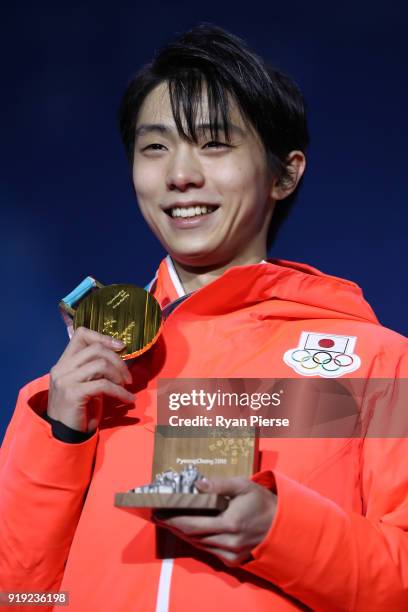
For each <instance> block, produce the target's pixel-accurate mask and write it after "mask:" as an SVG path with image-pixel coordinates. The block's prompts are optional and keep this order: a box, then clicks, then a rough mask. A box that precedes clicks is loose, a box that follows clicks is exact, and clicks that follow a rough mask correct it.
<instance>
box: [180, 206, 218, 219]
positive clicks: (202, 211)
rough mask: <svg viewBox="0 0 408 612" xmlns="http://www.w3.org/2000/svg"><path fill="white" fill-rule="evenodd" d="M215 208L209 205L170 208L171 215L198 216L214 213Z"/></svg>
mask: <svg viewBox="0 0 408 612" xmlns="http://www.w3.org/2000/svg"><path fill="white" fill-rule="evenodd" d="M214 210H215V208H210V207H209V206H189V207H188V208H186V207H183V208H181V207H180V208H172V209H171V210H170V215H171V216H172V217H196V216H197V215H206V214H207V213H212V212H213V211H214Z"/></svg>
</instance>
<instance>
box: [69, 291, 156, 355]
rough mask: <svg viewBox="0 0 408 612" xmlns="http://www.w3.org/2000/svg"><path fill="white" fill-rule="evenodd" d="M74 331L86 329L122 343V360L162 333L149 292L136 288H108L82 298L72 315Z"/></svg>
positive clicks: (148, 344) (154, 302)
mask: <svg viewBox="0 0 408 612" xmlns="http://www.w3.org/2000/svg"><path fill="white" fill-rule="evenodd" d="M73 324H74V329H77V328H78V327H81V326H82V327H87V328H88V329H92V330H94V331H97V332H99V333H101V334H106V335H109V336H112V338H117V339H118V340H121V341H122V342H123V343H124V344H125V348H124V349H123V351H122V352H121V353H120V354H121V357H122V359H125V360H127V359H133V358H134V357H137V356H138V355H141V354H142V353H144V352H145V351H147V350H148V349H149V348H150V347H151V346H152V345H153V344H154V343H155V342H156V340H157V338H158V337H159V335H160V332H161V325H162V313H161V308H160V305H159V303H158V302H157V300H156V299H155V298H154V297H153V296H152V294H151V293H149V292H148V291H146V290H145V289H142V288H141V287H136V286H135V285H108V286H105V287H102V288H100V289H97V290H96V291H92V292H91V293H89V294H88V295H87V296H86V297H85V298H84V299H82V300H81V301H80V302H79V304H78V306H77V308H76V310H75V314H74V318H73Z"/></svg>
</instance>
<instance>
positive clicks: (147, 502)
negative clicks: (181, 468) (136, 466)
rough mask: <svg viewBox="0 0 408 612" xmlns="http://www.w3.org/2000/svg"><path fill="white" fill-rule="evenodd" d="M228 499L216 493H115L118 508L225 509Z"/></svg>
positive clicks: (219, 510)
mask: <svg viewBox="0 0 408 612" xmlns="http://www.w3.org/2000/svg"><path fill="white" fill-rule="evenodd" d="M228 503H229V499H228V498H227V497H225V496H224V495H217V494H216V493H115V506H116V507H118V508H150V509H152V510H177V511H180V510H189V511H190V510H194V511H200V510H204V511H208V510H213V511H218V512H221V511H222V510H225V509H226V508H227V506H228Z"/></svg>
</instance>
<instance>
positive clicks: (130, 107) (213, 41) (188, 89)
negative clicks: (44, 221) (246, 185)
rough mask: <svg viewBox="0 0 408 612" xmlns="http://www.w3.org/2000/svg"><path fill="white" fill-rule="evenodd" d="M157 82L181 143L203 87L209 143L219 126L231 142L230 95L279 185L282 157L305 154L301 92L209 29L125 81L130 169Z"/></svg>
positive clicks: (283, 204)
mask: <svg viewBox="0 0 408 612" xmlns="http://www.w3.org/2000/svg"><path fill="white" fill-rule="evenodd" d="M162 82H167V83H168V86H169V94H170V101H171V107H172V111H173V116H174V121H175V123H176V126H177V129H178V131H179V134H180V135H181V136H182V137H183V138H185V139H187V140H189V141H192V142H195V143H197V134H196V129H195V127H196V116H197V111H198V109H199V108H200V102H201V96H202V91H203V86H206V88H207V97H208V108H209V123H210V132H211V138H215V139H216V138H217V137H218V129H217V128H218V125H219V124H221V126H222V127H223V130H224V132H225V136H226V138H227V139H229V132H228V123H229V104H228V95H230V96H231V97H232V99H233V100H234V102H235V103H236V104H237V107H238V109H239V110H240V112H241V114H242V116H243V118H244V120H246V121H249V123H250V124H252V126H253V127H254V128H255V130H256V131H257V133H258V135H259V137H260V139H261V141H262V143H263V145H264V148H265V152H266V157H267V160H268V163H269V165H270V168H271V170H272V171H273V172H274V173H275V174H276V175H277V176H278V177H279V179H280V180H281V181H285V180H289V179H290V176H289V174H288V171H287V167H286V165H285V159H286V157H287V155H288V154H289V153H290V151H293V150H300V151H303V152H305V150H306V148H307V145H308V143H309V134H308V128H307V120H306V110H305V101H304V99H303V96H302V94H301V92H300V90H299V88H298V87H297V85H296V84H295V83H294V82H293V80H292V79H291V78H289V77H288V76H287V75H285V74H284V73H283V72H281V71H279V70H277V69H276V68H275V67H273V66H271V65H269V64H267V63H266V62H265V61H264V60H263V59H262V58H261V57H259V56H258V55H257V54H256V53H254V52H253V51H252V50H251V49H250V48H249V47H248V46H247V44H246V43H245V42H244V41H243V40H241V39H240V38H238V37H237V36H235V35H233V34H231V33H229V32H226V31H225V30H223V29H222V28H219V27H217V26H215V25H212V24H208V23H204V24H201V25H199V26H197V27H195V28H193V29H191V30H189V31H188V32H185V33H184V34H182V35H181V36H179V38H177V39H176V40H175V41H174V42H172V43H170V44H168V45H166V46H165V47H163V48H162V49H160V50H159V51H158V53H157V54H156V56H155V57H154V59H153V61H152V62H150V63H149V64H147V65H145V66H144V67H143V68H142V69H141V70H140V71H139V72H138V73H137V74H136V76H135V77H134V78H133V79H132V80H131V81H130V83H129V85H128V87H127V89H126V91H125V93H124V95H123V98H122V101H121V105H120V109H119V126H120V133H121V136H122V140H123V143H124V145H125V149H126V154H127V157H128V159H129V162H130V163H131V164H132V163H133V155H134V141H135V126H136V122H137V117H138V113H139V111H140V108H141V106H142V104H143V101H144V99H145V98H146V96H147V95H148V94H149V93H150V92H151V91H152V90H153V89H154V88H155V87H156V86H157V85H159V84H160V83H162ZM183 118H184V119H185V124H186V130H185V129H184V128H183V124H182V119H183ZM300 183H301V181H300V182H299V184H298V186H297V188H296V190H295V191H294V192H293V193H292V194H291V195H290V196H288V197H287V198H286V199H285V200H284V201H278V202H277V204H276V208H275V211H274V214H273V217H272V221H271V224H270V227H269V232H268V248H269V246H270V245H271V244H272V242H273V240H274V238H275V236H276V233H277V231H278V229H279V228H280V226H281V224H282V222H283V221H284V219H285V218H286V217H287V215H288V213H289V209H290V208H291V207H292V205H293V203H294V200H295V198H296V195H297V193H298V191H299V187H300Z"/></svg>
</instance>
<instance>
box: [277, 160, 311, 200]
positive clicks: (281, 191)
mask: <svg viewBox="0 0 408 612" xmlns="http://www.w3.org/2000/svg"><path fill="white" fill-rule="evenodd" d="M305 168H306V157H305V155H304V153H303V152H302V151H291V152H290V153H289V155H288V156H287V158H286V170H287V172H286V176H283V177H281V178H275V179H274V181H273V184H272V189H271V197H272V198H273V199H274V200H283V199H284V198H287V197H288V196H289V195H290V194H291V193H292V192H293V191H295V189H296V187H297V185H298V183H299V181H300V179H301V178H302V176H303V173H304V171H305Z"/></svg>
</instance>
